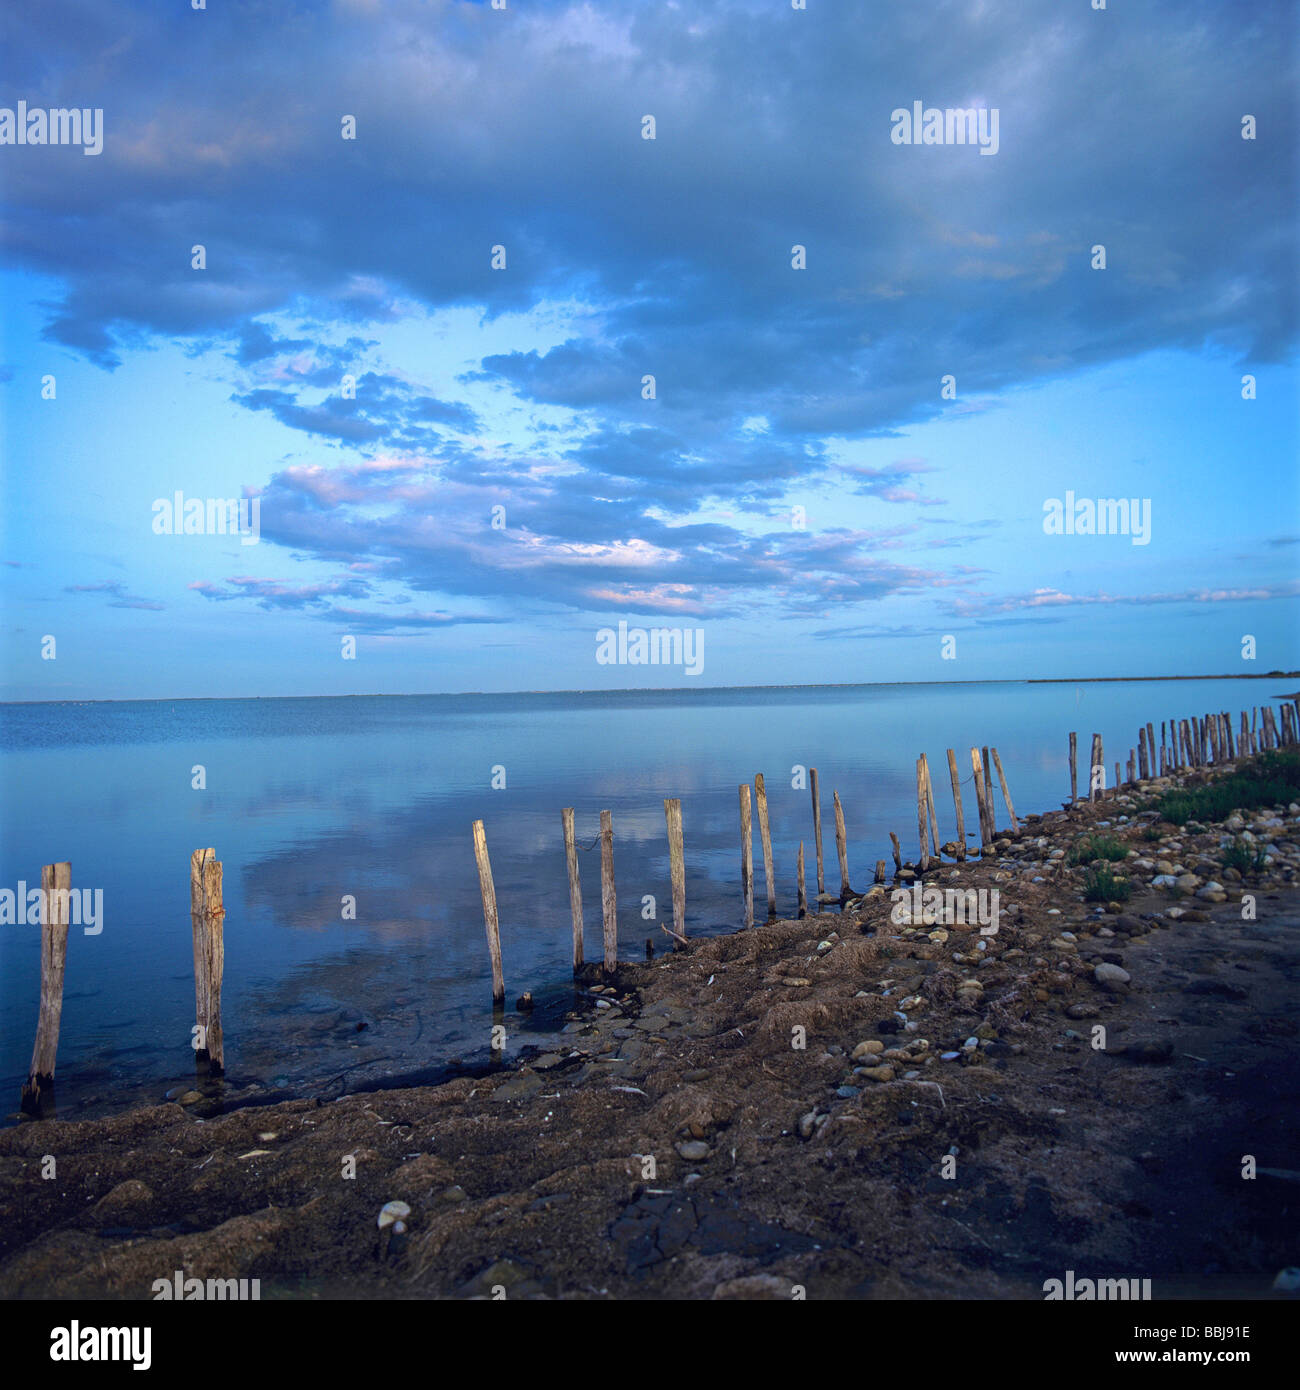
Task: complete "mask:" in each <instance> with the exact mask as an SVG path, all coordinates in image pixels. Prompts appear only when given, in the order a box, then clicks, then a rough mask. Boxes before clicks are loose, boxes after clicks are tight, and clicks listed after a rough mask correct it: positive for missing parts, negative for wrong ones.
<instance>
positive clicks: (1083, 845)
mask: <svg viewBox="0 0 1300 1390" xmlns="http://www.w3.org/2000/svg"><path fill="white" fill-rule="evenodd" d="M1127 858H1128V847H1127V846H1126V845H1125V844H1124V842H1123V841H1122V840H1120V839H1118V838H1117V837H1116V836H1114V835H1097V834H1092V835H1085V836H1084V837H1083V838H1082V839H1080V840H1076V841H1075V842H1074V844H1073V845H1071V846H1070V849H1069V852H1068V853H1067V854H1066V856H1065V862H1066V863H1067V864H1068V865H1069V866H1070V867H1071V868H1072V869H1073V868H1074V867H1076V866H1077V865H1079V864H1091V863H1092V861H1093V860H1094V859H1105V860H1107V861H1108V862H1109V863H1112V864H1117V863H1119V861H1120V860H1121V859H1127Z"/></svg>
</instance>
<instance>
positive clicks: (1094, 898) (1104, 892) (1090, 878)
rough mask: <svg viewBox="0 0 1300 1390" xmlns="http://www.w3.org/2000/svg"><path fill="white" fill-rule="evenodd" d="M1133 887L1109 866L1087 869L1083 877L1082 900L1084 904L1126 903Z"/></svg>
mask: <svg viewBox="0 0 1300 1390" xmlns="http://www.w3.org/2000/svg"><path fill="white" fill-rule="evenodd" d="M1132 892H1133V885H1132V884H1131V883H1130V882H1129V881H1128V879H1126V878H1120V877H1119V876H1118V875H1117V874H1116V873H1115V871H1114V870H1113V869H1112V868H1111V867H1110V865H1109V864H1104V865H1102V867H1101V868H1100V869H1089V870H1088V872H1087V873H1086V874H1085V875H1084V876H1083V900H1084V902H1086V903H1111V902H1114V903H1126V902H1128V900H1129V896H1130V894H1131V893H1132Z"/></svg>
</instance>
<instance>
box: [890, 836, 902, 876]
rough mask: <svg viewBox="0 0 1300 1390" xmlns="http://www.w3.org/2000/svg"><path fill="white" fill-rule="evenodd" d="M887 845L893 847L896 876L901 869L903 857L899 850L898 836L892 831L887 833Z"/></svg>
mask: <svg viewBox="0 0 1300 1390" xmlns="http://www.w3.org/2000/svg"><path fill="white" fill-rule="evenodd" d="M889 843H890V844H891V845H893V847H894V873H895V874H897V873H898V872H899V871H900V870H901V869H902V867H903V855H902V851H901V849H900V848H899V844H898V836H897V835H895V834H894V832H893V831H892V830H891V831H890V832H889Z"/></svg>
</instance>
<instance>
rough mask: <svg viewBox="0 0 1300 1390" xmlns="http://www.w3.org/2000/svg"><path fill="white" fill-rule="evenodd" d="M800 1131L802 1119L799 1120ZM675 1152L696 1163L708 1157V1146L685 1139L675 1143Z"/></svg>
mask: <svg viewBox="0 0 1300 1390" xmlns="http://www.w3.org/2000/svg"><path fill="white" fill-rule="evenodd" d="M800 1128H801V1131H802V1121H801V1122H800ZM677 1152H678V1153H679V1154H681V1156H682V1157H683V1158H684V1159H685V1160H686V1161H687V1162H688V1163H696V1162H698V1161H699V1160H700V1159H702V1158H708V1156H709V1146H708V1145H707V1144H705V1143H704V1142H703V1141H702V1140H699V1139H687V1140H684V1141H683V1142H682V1143H680V1144H678V1145H677Z"/></svg>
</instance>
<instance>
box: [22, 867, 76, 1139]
mask: <svg viewBox="0 0 1300 1390" xmlns="http://www.w3.org/2000/svg"><path fill="white" fill-rule="evenodd" d="M71 893H72V865H71V864H70V863H62V864H43V865H42V866H41V1006H40V1012H39V1014H38V1015H37V1020H36V1043H35V1045H34V1046H33V1048H32V1065H31V1070H30V1071H29V1072H28V1075H27V1084H26V1085H25V1086H24V1087H23V1089H22V1099H21V1105H22V1108H23V1110H24V1111H26V1112H27V1114H29V1115H37V1114H39V1113H40V1110H41V1092H42V1091H52V1090H53V1087H54V1062H55V1058H56V1057H57V1055H58V1051H59V1023H60V1021H61V1020H62V1018H63V972H64V968H65V966H66V965H67V961H68V899H69V897H70V895H71ZM11 1094H12V1092H11Z"/></svg>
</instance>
